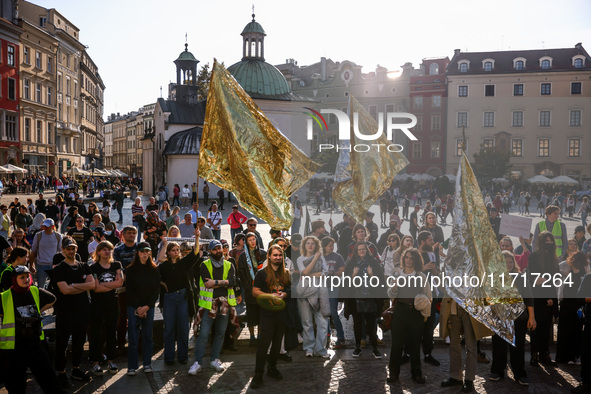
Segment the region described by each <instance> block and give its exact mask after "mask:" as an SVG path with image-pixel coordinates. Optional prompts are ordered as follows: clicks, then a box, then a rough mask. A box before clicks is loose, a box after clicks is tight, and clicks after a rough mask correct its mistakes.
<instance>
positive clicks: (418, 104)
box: [413, 96, 423, 109]
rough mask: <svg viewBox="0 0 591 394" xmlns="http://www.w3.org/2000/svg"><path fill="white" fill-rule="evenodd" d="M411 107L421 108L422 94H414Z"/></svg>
mask: <svg viewBox="0 0 591 394" xmlns="http://www.w3.org/2000/svg"><path fill="white" fill-rule="evenodd" d="M413 108H414V109H421V108H423V96H415V97H414V101H413Z"/></svg>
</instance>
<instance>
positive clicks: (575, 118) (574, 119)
mask: <svg viewBox="0 0 591 394" xmlns="http://www.w3.org/2000/svg"><path fill="white" fill-rule="evenodd" d="M580 125H581V110H580V109H571V110H570V114H569V126H580Z"/></svg>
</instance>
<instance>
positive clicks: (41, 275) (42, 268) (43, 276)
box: [37, 264, 51, 289]
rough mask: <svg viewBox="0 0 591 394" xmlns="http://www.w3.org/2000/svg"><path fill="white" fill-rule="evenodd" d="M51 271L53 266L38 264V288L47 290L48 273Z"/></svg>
mask: <svg viewBox="0 0 591 394" xmlns="http://www.w3.org/2000/svg"><path fill="white" fill-rule="evenodd" d="M50 269H51V264H49V265H39V264H37V287H39V288H42V289H46V288H47V287H46V286H45V282H47V278H48V277H49V275H47V271H48V270H50Z"/></svg>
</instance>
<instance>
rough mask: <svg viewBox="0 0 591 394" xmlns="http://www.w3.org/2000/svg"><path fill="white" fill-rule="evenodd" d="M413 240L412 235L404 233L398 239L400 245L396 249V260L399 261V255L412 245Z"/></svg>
mask: <svg viewBox="0 0 591 394" xmlns="http://www.w3.org/2000/svg"><path fill="white" fill-rule="evenodd" d="M414 243H415V240H414V238H413V237H412V235H405V236H403V237H402V239H401V240H400V247H399V248H398V249H396V254H397V255H398V259H399V260H398V261H400V257H401V256H402V253H404V251H405V250H406V249H409V248H412V246H413V245H414Z"/></svg>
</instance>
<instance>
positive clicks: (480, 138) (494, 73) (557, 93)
mask: <svg viewBox="0 0 591 394" xmlns="http://www.w3.org/2000/svg"><path fill="white" fill-rule="evenodd" d="M590 78H591V58H590V57H589V55H588V53H587V52H586V51H585V49H584V48H583V47H582V45H581V44H577V45H576V46H574V47H573V48H563V49H543V50H528V51H503V52H479V53H463V52H461V51H459V50H456V51H455V54H454V57H453V59H452V60H451V63H450V65H449V68H448V72H447V83H448V117H447V144H446V145H447V152H446V153H447V154H446V172H447V173H455V172H456V170H457V166H458V163H459V157H460V145H461V143H462V130H464V129H465V135H466V140H467V151H466V152H467V154H468V156H469V158H470V159H471V160H472V158H473V154H474V153H476V152H478V151H479V150H480V147H481V146H484V147H494V148H495V149H499V150H501V151H504V152H510V153H511V164H512V165H513V168H512V171H513V172H512V174H511V176H512V177H514V178H515V179H521V180H526V179H528V178H530V177H532V176H534V175H538V174H543V175H547V176H549V177H554V176H558V175H567V176H569V177H571V178H574V179H576V180H579V181H581V182H583V181H585V180H586V179H588V178H591V155H589V154H588V152H589V149H591V131H590V130H591V129H590V128H589V126H590V125H591V110H590V109H591V82H590Z"/></svg>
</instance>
